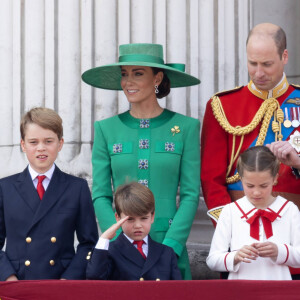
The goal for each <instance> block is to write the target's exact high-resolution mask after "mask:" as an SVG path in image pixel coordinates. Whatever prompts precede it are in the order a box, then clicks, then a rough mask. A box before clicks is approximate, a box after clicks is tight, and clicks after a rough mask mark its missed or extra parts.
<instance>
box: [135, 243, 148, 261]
mask: <svg viewBox="0 0 300 300" xmlns="http://www.w3.org/2000/svg"><path fill="white" fill-rule="evenodd" d="M133 244H134V245H137V249H138V250H139V252H140V253H141V255H142V256H143V257H144V259H146V255H145V253H144V252H143V248H142V246H143V244H144V241H143V240H142V241H134V242H133Z"/></svg>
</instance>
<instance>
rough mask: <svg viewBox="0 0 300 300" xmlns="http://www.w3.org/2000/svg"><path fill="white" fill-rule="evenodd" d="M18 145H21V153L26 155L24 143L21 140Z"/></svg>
mask: <svg viewBox="0 0 300 300" xmlns="http://www.w3.org/2000/svg"><path fill="white" fill-rule="evenodd" d="M20 144H21V148H22V151H23V152H24V153H26V149H25V141H24V140H22V139H21V142H20Z"/></svg>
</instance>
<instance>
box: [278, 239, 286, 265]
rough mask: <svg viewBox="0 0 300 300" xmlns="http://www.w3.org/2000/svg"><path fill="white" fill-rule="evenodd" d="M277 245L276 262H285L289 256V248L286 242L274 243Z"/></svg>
mask: <svg viewBox="0 0 300 300" xmlns="http://www.w3.org/2000/svg"><path fill="white" fill-rule="evenodd" d="M276 245H277V247H278V255H277V259H276V264H279V265H282V264H285V263H286V262H287V260H288V258H289V248H288V246H287V245H286V244H276Z"/></svg>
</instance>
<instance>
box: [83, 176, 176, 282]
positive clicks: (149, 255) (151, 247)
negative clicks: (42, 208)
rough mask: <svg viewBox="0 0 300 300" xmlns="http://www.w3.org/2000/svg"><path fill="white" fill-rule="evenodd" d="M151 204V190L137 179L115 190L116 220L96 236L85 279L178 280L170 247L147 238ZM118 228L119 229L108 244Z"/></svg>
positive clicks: (173, 254) (151, 214) (152, 209)
mask: <svg viewBox="0 0 300 300" xmlns="http://www.w3.org/2000/svg"><path fill="white" fill-rule="evenodd" d="M154 203H155V202H154V196H153V194H152V192H151V191H150V190H149V189H148V188H147V187H146V186H144V185H142V184H139V183H137V182H131V183H129V184H125V185H123V186H120V187H119V188H118V189H117V191H116V195H115V208H116V213H115V216H116V220H117V223H116V224H114V225H112V226H111V227H110V228H109V229H107V230H106V231H105V232H104V233H103V234H102V235H101V237H100V238H99V241H98V243H97V245H96V247H95V249H94V250H93V253H92V255H91V257H90V260H89V262H88V266H87V279H100V280H103V279H110V280H180V279H182V278H181V274H180V271H179V269H178V267H177V258H176V255H175V253H174V251H173V249H172V248H170V247H168V246H166V245H163V244H159V243H157V242H154V241H153V240H152V239H151V238H150V235H149V232H150V229H151V224H152V223H153V221H154V207H155V204H154ZM120 227H122V230H123V232H122V233H121V234H120V235H119V236H118V237H117V239H116V240H115V241H113V242H111V243H110V242H109V241H110V240H111V239H112V238H113V237H114V236H115V235H116V231H117V230H118V229H119V228H120Z"/></svg>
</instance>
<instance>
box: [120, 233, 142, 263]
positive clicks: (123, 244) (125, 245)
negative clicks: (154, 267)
mask: <svg viewBox="0 0 300 300" xmlns="http://www.w3.org/2000/svg"><path fill="white" fill-rule="evenodd" d="M115 244H116V246H117V247H118V248H119V250H120V253H121V254H122V255H124V256H125V257H126V258H127V259H128V260H130V261H131V262H133V263H134V264H135V265H137V266H139V267H140V268H142V267H143V266H144V264H145V259H144V258H143V257H142V255H141V254H140V252H139V251H138V250H137V249H136V248H135V247H134V246H133V245H132V244H131V243H130V241H129V240H128V239H127V238H126V236H124V234H123V233H120V235H119V236H118V238H117V239H116V241H115Z"/></svg>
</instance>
